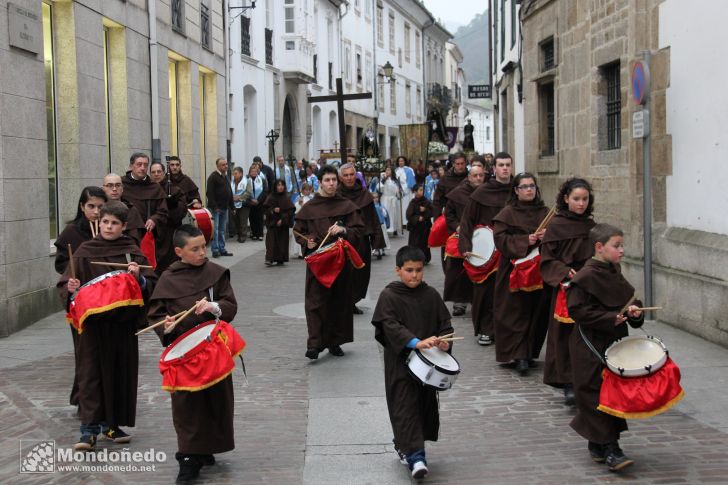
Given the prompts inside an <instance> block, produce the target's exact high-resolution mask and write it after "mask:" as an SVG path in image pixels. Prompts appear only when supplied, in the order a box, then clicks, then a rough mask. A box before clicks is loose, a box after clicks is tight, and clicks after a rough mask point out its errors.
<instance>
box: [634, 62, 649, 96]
mask: <svg viewBox="0 0 728 485" xmlns="http://www.w3.org/2000/svg"><path fill="white" fill-rule="evenodd" d="M649 94H650V69H649V67H647V65H646V64H644V63H642V62H641V61H637V62H635V63H634V66H633V67H632V100H633V101H634V102H635V104H644V103H645V102H646V101H647V97H648V96H649Z"/></svg>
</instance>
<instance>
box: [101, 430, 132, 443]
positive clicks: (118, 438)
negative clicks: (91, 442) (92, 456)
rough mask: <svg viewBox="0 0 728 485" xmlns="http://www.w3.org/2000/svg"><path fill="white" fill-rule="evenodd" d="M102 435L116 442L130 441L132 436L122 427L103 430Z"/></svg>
mask: <svg viewBox="0 0 728 485" xmlns="http://www.w3.org/2000/svg"><path fill="white" fill-rule="evenodd" d="M101 437H102V438H103V439H105V440H109V441H113V442H114V443H129V442H130V441H131V436H129V435H128V434H126V433H124V432H123V431H122V430H121V429H120V428H109V429H107V430H106V431H103V432H101Z"/></svg>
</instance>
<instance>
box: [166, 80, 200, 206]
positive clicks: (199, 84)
mask: <svg viewBox="0 0 728 485" xmlns="http://www.w3.org/2000/svg"><path fill="white" fill-rule="evenodd" d="M208 82H209V81H208V80H207V76H206V75H205V73H203V72H200V73H199V77H198V83H197V84H198V89H199V92H198V95H199V97H200V180H201V181H202V187H200V191H201V192H202V193H205V184H206V182H207V163H206V160H207V143H205V139H206V137H207V123H206V118H207V87H208ZM173 153H176V152H173Z"/></svg>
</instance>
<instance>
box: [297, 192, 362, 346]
mask: <svg viewBox="0 0 728 485" xmlns="http://www.w3.org/2000/svg"><path fill="white" fill-rule="evenodd" d="M336 222H341V224H343V226H344V227H345V228H346V234H341V235H340V236H339V237H341V238H344V239H346V240H347V241H349V242H350V243H351V244H352V245H353V246H354V247H357V245H358V240H359V237H360V234H362V233H363V232H364V222H363V221H362V219H361V217H360V216H359V209H358V208H357V207H356V205H354V203H353V202H351V201H349V200H346V199H345V198H343V197H341V196H339V195H334V196H333V197H324V196H322V195H321V194H318V193H317V194H316V195H315V196H314V198H313V199H311V200H309V201H308V202H306V203H305V204H304V205H303V207H302V208H301V210H300V211H299V212H298V214H296V225H295V229H296V232H298V233H300V234H303V235H304V236H307V237H309V238H312V239H313V240H314V241H315V242H316V244H317V245H318V244H320V243H321V242H322V241H323V240H324V238H325V237H326V234H327V233H328V231H329V228H330V227H331V226H332V225H333V224H334V223H336ZM335 240H336V238H335V237H329V239H328V240H327V241H326V244H329V243H332V242H334V241H335ZM296 241H298V243H299V244H301V245H303V248H304V251H305V254H310V253H312V252H314V250H312V249H308V247H307V245H306V239H303V238H301V237H300V236H296ZM353 271H358V270H355V269H354V267H353V266H352V265H351V263H350V262H349V261H348V259H347V261H346V262H345V264H344V268H343V269H342V270H341V273H339V276H338V278H336V281H335V282H334V284H333V285H331V288H326V287H325V286H324V285H322V284H321V283H319V281H318V280H317V279H316V277H315V276H314V275H313V273H312V272H311V270H310V269H308V268H306V293H305V294H306V297H305V305H304V306H305V310H306V323H307V325H308V341H307V348H309V349H311V348H315V349H319V350H323V349H324V348H327V347H331V346H334V345H341V344H344V343H347V342H353V341H354V314H353V307H354V295H353V293H352V284H353V278H352V276H353V275H352V272H353Z"/></svg>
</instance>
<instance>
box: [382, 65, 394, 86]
mask: <svg viewBox="0 0 728 485" xmlns="http://www.w3.org/2000/svg"><path fill="white" fill-rule="evenodd" d="M393 74H394V66H393V65H392V64H390V63H389V61H387V63H386V64H384V65H383V66H382V75H384V77H386V78H387V80H386V81H385V82H387V83H391V82H392V81H393V80H394V76H393Z"/></svg>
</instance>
